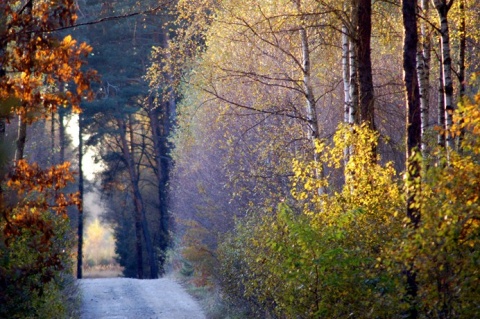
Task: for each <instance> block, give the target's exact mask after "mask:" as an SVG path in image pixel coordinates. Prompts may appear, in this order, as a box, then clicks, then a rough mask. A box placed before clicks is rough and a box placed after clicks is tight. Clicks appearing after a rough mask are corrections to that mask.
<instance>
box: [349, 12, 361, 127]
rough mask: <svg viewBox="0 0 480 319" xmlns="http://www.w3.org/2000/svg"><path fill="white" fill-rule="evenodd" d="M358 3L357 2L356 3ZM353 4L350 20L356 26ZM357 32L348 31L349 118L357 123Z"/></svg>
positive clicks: (356, 18) (351, 121)
mask: <svg viewBox="0 0 480 319" xmlns="http://www.w3.org/2000/svg"><path fill="white" fill-rule="evenodd" d="M357 5H358V4H357ZM355 12H356V6H355V4H354V5H353V6H352V14H351V20H352V25H353V26H354V27H355V28H356V25H357V24H358V15H357V14H356V13H355ZM356 37H357V34H356V32H355V31H351V32H350V38H349V46H350V52H349V53H350V54H349V55H350V57H349V58H350V118H349V122H350V123H351V124H359V123H360V120H359V114H360V111H359V96H358V94H359V93H358V74H357V73H358V63H357V49H356V48H357V39H356Z"/></svg>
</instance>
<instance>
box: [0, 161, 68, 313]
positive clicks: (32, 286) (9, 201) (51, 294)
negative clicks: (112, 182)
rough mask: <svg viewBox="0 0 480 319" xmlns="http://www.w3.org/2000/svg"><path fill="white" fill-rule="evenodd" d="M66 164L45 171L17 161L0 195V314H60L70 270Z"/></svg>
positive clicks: (63, 308) (63, 307) (62, 311)
mask: <svg viewBox="0 0 480 319" xmlns="http://www.w3.org/2000/svg"><path fill="white" fill-rule="evenodd" d="M69 181H73V176H72V175H71V174H70V172H69V165H68V164H63V165H59V166H57V167H52V168H50V169H48V170H42V169H40V168H39V167H38V166H37V165H36V164H33V165H29V164H28V163H26V162H25V161H19V162H18V163H17V166H16V168H15V170H14V172H13V174H12V175H11V177H10V179H9V180H8V181H7V182H6V183H5V186H6V187H4V188H3V189H4V191H3V192H2V194H1V195H2V197H1V198H0V203H1V204H2V206H1V212H2V215H1V218H0V251H1V255H0V256H1V257H0V317H1V318H33V317H35V318H61V317H62V316H65V313H66V308H65V305H64V304H63V302H61V300H62V298H61V296H62V290H63V289H65V288H67V285H66V281H65V279H64V278H65V274H66V273H68V272H69V271H70V269H72V264H71V263H72V258H71V255H70V252H71V251H72V248H73V241H72V240H70V238H73V236H72V235H73V234H71V233H70V231H69V221H68V217H67V212H66V209H67V207H68V206H69V205H72V204H76V203H77V198H76V196H75V195H65V194H63V193H62V192H61V189H62V188H63V187H65V186H66V183H67V182H69Z"/></svg>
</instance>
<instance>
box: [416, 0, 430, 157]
mask: <svg viewBox="0 0 480 319" xmlns="http://www.w3.org/2000/svg"><path fill="white" fill-rule="evenodd" d="M421 10H422V15H423V17H424V18H425V19H428V15H429V2H428V0H422V3H421ZM420 35H421V39H420V45H419V47H418V51H417V72H418V73H417V75H418V79H419V89H420V114H421V121H422V123H421V138H422V143H421V150H422V155H423V157H424V158H425V156H426V155H427V142H426V138H425V134H426V131H427V128H428V114H429V105H430V98H429V86H430V60H431V41H432V40H431V36H430V33H429V27H428V25H427V23H426V22H425V21H422V22H421V24H420Z"/></svg>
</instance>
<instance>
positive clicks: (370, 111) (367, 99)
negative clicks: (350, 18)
mask: <svg viewBox="0 0 480 319" xmlns="http://www.w3.org/2000/svg"><path fill="white" fill-rule="evenodd" d="M356 2H357V3H356V4H357V5H356V7H355V8H354V12H355V14H356V15H357V19H356V21H357V32H358V33H357V42H356V43H357V61H358V80H359V81H358V84H359V93H360V121H361V123H366V124H367V125H368V127H369V128H370V129H372V130H375V105H374V97H375V95H374V88H373V76H372V60H371V46H370V41H371V37H372V1H371V0H356Z"/></svg>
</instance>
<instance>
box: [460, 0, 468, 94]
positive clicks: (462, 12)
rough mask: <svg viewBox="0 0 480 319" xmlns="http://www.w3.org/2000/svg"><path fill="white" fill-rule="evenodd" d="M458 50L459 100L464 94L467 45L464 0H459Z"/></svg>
mask: <svg viewBox="0 0 480 319" xmlns="http://www.w3.org/2000/svg"><path fill="white" fill-rule="evenodd" d="M460 15H461V16H460V52H459V61H458V82H459V85H460V87H459V93H460V100H461V101H462V100H463V98H464V96H465V51H466V45H467V26H466V17H465V0H460Z"/></svg>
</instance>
